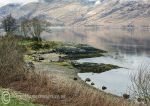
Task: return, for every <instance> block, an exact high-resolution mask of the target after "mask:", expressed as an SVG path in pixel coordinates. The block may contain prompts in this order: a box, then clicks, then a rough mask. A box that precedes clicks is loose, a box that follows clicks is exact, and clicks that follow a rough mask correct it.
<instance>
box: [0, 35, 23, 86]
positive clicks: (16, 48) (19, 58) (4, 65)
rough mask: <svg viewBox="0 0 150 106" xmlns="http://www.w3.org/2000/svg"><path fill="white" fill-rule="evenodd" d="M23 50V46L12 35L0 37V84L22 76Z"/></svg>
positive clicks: (5, 83)
mask: <svg viewBox="0 0 150 106" xmlns="http://www.w3.org/2000/svg"><path fill="white" fill-rule="evenodd" d="M24 52H25V49H24V47H22V46H20V45H19V44H18V40H17V39H16V38H15V37H14V36H7V37H3V38H0V86H7V85H9V84H10V83H11V82H12V81H13V80H18V79H21V78H23V76H24V75H23V73H24V61H23V55H24Z"/></svg>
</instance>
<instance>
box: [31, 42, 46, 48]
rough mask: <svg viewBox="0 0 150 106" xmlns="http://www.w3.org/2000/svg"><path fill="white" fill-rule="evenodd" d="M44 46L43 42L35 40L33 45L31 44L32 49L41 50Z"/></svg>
mask: <svg viewBox="0 0 150 106" xmlns="http://www.w3.org/2000/svg"><path fill="white" fill-rule="evenodd" d="M42 47H43V45H42V43H39V42H34V43H33V44H32V45H31V49H32V50H39V49H41V48H42Z"/></svg>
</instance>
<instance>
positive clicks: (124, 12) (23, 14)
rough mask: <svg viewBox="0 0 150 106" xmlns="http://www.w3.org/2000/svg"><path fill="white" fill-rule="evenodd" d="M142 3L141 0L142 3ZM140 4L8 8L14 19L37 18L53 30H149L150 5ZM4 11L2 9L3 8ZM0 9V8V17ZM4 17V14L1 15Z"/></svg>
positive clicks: (103, 0) (105, 0)
mask: <svg viewBox="0 0 150 106" xmlns="http://www.w3.org/2000/svg"><path fill="white" fill-rule="evenodd" d="M144 1H145V0H144ZM144 1H143V2H141V0H125V1H123V0H100V1H90V2H84V3H83V1H82V0H76V1H73V0H72V1H69V2H68V0H56V1H55V0H53V1H51V2H39V3H29V4H26V5H24V6H21V7H19V8H18V6H16V7H15V9H13V10H12V9H11V7H9V8H8V10H9V11H8V12H7V13H12V14H13V16H14V17H16V18H17V19H21V18H33V17H38V18H40V19H42V20H46V21H48V22H50V23H52V24H53V25H57V26H70V25H71V26H83V25H84V26H88V25H111V26H123V25H129V24H133V25H135V26H136V25H140V26H149V24H150V22H149V20H150V3H149V1H146V2H144ZM3 8H4V7H3ZM3 8H0V14H1V13H2V12H1V11H2V10H3ZM5 15H6V14H5Z"/></svg>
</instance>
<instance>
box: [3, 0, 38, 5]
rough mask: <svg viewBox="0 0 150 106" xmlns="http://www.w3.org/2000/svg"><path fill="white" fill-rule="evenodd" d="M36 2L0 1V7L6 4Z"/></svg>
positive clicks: (21, 0) (19, 0)
mask: <svg viewBox="0 0 150 106" xmlns="http://www.w3.org/2000/svg"><path fill="white" fill-rule="evenodd" d="M33 1H38V0H0V6H3V5H6V4H8V3H29V2H33Z"/></svg>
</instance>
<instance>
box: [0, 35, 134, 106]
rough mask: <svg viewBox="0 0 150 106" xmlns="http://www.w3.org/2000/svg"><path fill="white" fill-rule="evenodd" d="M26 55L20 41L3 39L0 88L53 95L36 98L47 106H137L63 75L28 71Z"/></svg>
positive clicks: (35, 100)
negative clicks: (24, 57) (25, 62)
mask: <svg viewBox="0 0 150 106" xmlns="http://www.w3.org/2000/svg"><path fill="white" fill-rule="evenodd" d="M23 54H24V50H23V49H22V47H21V46H19V45H18V43H17V40H16V39H14V38H13V37H4V38H0V86H2V87H8V88H12V89H14V90H16V91H21V92H22V93H27V94H30V95H45V96H50V97H49V98H43V97H41V98H36V99H34V102H35V103H39V104H43V105H47V106H135V104H133V103H130V102H127V101H125V100H123V99H121V98H114V97H113V96H110V95H107V94H105V93H102V92H100V91H98V90H96V89H94V88H91V87H87V85H84V84H81V83H79V82H78V81H74V80H72V79H70V78H69V77H66V76H63V75H59V74H53V75H52V74H51V75H49V74H47V73H37V72H34V71H32V72H31V71H30V72H27V71H25V70H24V62H23ZM52 96H55V97H52ZM56 96H57V97H56ZM61 96H63V98H61Z"/></svg>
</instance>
